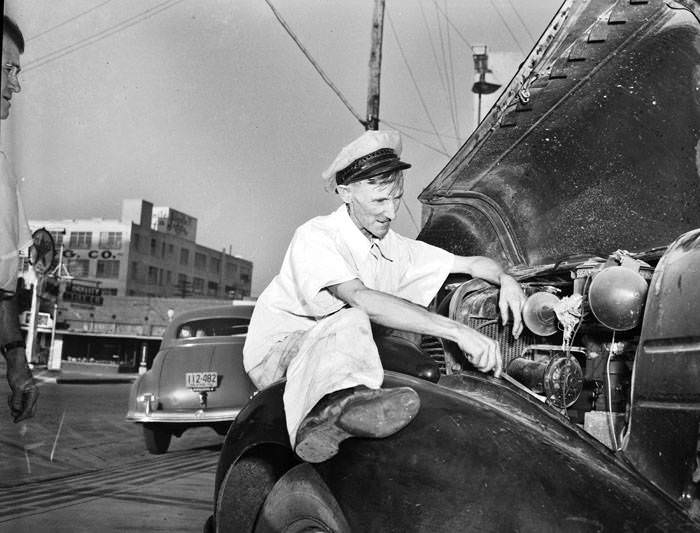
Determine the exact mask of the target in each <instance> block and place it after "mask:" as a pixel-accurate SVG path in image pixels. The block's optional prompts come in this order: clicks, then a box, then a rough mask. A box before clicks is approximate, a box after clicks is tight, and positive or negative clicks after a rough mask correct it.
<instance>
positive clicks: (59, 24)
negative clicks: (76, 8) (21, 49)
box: [25, 0, 112, 42]
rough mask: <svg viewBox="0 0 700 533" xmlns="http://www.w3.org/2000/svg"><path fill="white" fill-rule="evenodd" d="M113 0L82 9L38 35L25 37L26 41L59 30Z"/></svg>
mask: <svg viewBox="0 0 700 533" xmlns="http://www.w3.org/2000/svg"><path fill="white" fill-rule="evenodd" d="M111 1H112V0H106V1H105V2H102V3H100V4H97V5H96V6H93V7H91V8H90V9H86V10H85V11H81V12H80V13H78V14H77V15H75V16H73V17H70V18H69V19H67V20H64V21H63V22H60V23H58V24H56V25H55V26H51V27H50V28H47V29H45V30H43V31H41V32H39V33H37V34H36V35H32V36H31V37H29V38H27V39H25V41H26V42H30V41H33V40H34V39H37V38H39V37H41V36H43V35H46V34H47V33H50V32H52V31H54V30H57V29H58V28H61V27H63V26H65V25H66V24H68V23H70V22H73V21H74V20H77V19H79V18H80V17H83V16H85V15H87V14H89V13H92V12H93V11H96V10H97V9H99V8H101V7H102V6H103V5H105V4H109V3H110V2H111Z"/></svg>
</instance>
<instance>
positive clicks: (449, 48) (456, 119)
mask: <svg viewBox="0 0 700 533" xmlns="http://www.w3.org/2000/svg"><path fill="white" fill-rule="evenodd" d="M443 2H444V4H445V18H447V0H443ZM447 55H448V57H449V60H450V83H451V84H452V98H453V103H454V113H453V115H452V120H453V126H454V130H455V136H457V137H458V136H459V113H458V112H457V88H456V83H455V65H454V58H453V56H452V32H451V31H450V27H449V26H448V27H447ZM457 148H459V143H457Z"/></svg>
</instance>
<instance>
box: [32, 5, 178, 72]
mask: <svg viewBox="0 0 700 533" xmlns="http://www.w3.org/2000/svg"><path fill="white" fill-rule="evenodd" d="M183 1H184V0H166V1H165V2H161V3H160V4H158V5H156V6H154V7H151V8H149V9H146V10H144V11H141V12H140V13H138V14H137V15H134V16H132V17H129V18H127V19H125V20H123V21H121V22H119V23H117V24H115V25H113V26H110V27H109V28H106V29H104V30H101V31H99V32H97V33H95V34H93V35H90V36H89V37H85V38H84V39H80V40H78V41H76V42H75V43H72V44H70V45H67V46H65V47H63V48H59V49H58V50H54V51H53V52H49V53H48V54H45V55H43V56H41V57H39V58H37V59H35V60H33V61H29V62H27V63H26V65H25V67H24V69H23V70H24V71H29V70H32V69H35V68H38V67H42V66H44V65H47V64H49V63H52V62H53V61H56V60H58V59H61V58H63V57H65V56H67V55H69V54H72V53H73V52H77V51H78V50H80V49H82V48H85V47H86V46H89V45H91V44H95V43H97V42H99V41H101V40H103V39H106V38H107V37H111V36H112V35H115V34H117V33H119V32H121V31H124V30H125V29H127V28H130V27H132V26H134V25H136V24H139V23H140V22H143V21H144V20H147V19H149V18H151V17H153V16H155V15H157V14H158V13H161V12H163V11H165V10H167V9H170V8H171V7H173V6H175V5H176V4H179V3H181V2H183Z"/></svg>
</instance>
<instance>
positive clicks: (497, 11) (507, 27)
mask: <svg viewBox="0 0 700 533" xmlns="http://www.w3.org/2000/svg"><path fill="white" fill-rule="evenodd" d="M491 5H492V6H493V8H494V9H495V10H496V13H498V16H499V17H500V18H501V22H503V25H504V26H505V27H506V29H507V30H508V33H510V36H511V37H512V38H513V40H514V41H515V44H517V45H518V48H520V51H521V52H522V54H523V55H524V56H525V55H527V54H526V53H525V50H523V47H522V46H520V41H518V39H517V37H516V36H515V34H514V33H513V31H512V30H511V29H510V26H508V23H507V22H506V19H504V18H503V15H502V14H501V11H500V9H498V6H497V5H496V3H495V2H494V1H493V0H491Z"/></svg>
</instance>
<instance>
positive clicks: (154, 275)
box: [148, 266, 158, 285]
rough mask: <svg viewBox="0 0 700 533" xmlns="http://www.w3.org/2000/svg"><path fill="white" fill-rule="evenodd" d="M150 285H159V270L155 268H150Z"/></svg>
mask: <svg viewBox="0 0 700 533" xmlns="http://www.w3.org/2000/svg"><path fill="white" fill-rule="evenodd" d="M148 283H149V284H150V285H157V284H158V269H157V268H156V267H154V266H149V267H148Z"/></svg>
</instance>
